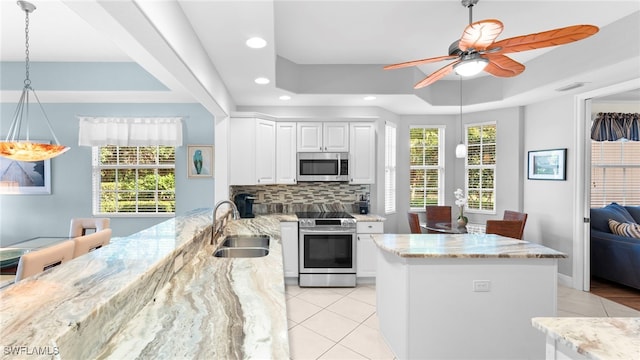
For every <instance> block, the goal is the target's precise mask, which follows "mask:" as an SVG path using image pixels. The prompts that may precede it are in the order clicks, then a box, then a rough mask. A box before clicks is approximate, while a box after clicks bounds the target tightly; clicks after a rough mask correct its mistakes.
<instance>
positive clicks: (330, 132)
mask: <svg viewBox="0 0 640 360" xmlns="http://www.w3.org/2000/svg"><path fill="white" fill-rule="evenodd" d="M297 135H298V137H297V142H298V146H297V148H298V152H320V151H326V152H348V151H349V123H343V122H299V123H298V125H297Z"/></svg>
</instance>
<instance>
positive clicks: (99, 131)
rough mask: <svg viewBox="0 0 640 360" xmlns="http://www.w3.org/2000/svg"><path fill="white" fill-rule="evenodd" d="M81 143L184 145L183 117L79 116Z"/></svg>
mask: <svg viewBox="0 0 640 360" xmlns="http://www.w3.org/2000/svg"><path fill="white" fill-rule="evenodd" d="M78 119H79V122H80V124H79V125H80V126H79V134H78V145H80V146H105V145H119V146H156V145H161V146H182V118H180V117H166V118H162V117H138V118H118V117H78Z"/></svg>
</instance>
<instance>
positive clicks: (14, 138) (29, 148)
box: [0, 1, 69, 161]
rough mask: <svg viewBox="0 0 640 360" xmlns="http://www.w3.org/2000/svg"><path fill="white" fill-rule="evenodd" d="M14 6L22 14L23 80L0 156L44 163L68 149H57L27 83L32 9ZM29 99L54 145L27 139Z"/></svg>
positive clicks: (25, 4)
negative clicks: (36, 109)
mask: <svg viewBox="0 0 640 360" xmlns="http://www.w3.org/2000/svg"><path fill="white" fill-rule="evenodd" d="M18 6H20V8H21V9H22V10H23V11H24V13H25V29H24V35H25V79H24V87H23V88H22V95H21V96H20V100H18V106H17V107H16V110H15V112H14V113H13V119H12V121H11V125H10V126H9V132H8V134H7V137H6V139H5V141H3V142H0V156H3V157H6V158H9V159H12V160H17V161H41V160H47V159H50V158H52V157H56V156H58V155H60V154H62V153H64V152H66V151H67V150H69V147H68V146H64V145H60V143H59V142H58V138H57V137H56V134H55V133H54V132H53V128H52V127H51V122H50V121H49V118H48V117H47V114H46V113H45V112H44V108H43V107H42V104H41V103H40V99H38V95H37V94H36V92H35V90H33V88H32V87H31V79H29V14H30V13H32V12H33V11H34V10H35V9H36V7H35V6H34V5H33V4H31V3H29V2H27V1H18ZM31 95H33V98H34V99H35V100H36V102H37V103H38V107H39V108H40V111H41V112H42V115H43V117H44V119H45V120H46V123H47V126H48V127H49V132H51V135H52V136H53V140H54V142H55V143H54V144H46V143H38V142H33V141H31V139H30V137H29V136H30V134H29V110H30V104H29V100H30V99H29V98H30V96H31ZM23 122H24V124H23ZM23 126H24V128H25V138H24V139H23V140H20V132H21V130H23Z"/></svg>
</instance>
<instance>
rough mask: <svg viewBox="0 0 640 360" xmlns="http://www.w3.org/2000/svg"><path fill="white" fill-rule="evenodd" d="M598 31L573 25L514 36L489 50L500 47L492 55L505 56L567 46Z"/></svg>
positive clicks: (590, 26) (593, 28) (590, 27)
mask: <svg viewBox="0 0 640 360" xmlns="http://www.w3.org/2000/svg"><path fill="white" fill-rule="evenodd" d="M599 30H600V29H598V27H597V26H593V25H573V26H567V27H563V28H559V29H554V30H549V31H543V32H540V33H535V34H529V35H522V36H516V37H512V38H509V39H504V40H500V41H498V42H495V43H493V45H491V49H493V48H496V47H501V48H502V49H501V50H498V51H496V52H494V53H493V54H507V53H513V52H519V51H526V50H533V49H540V48H545V47H549V46H556V45H562V44H568V43H571V42H574V41H578V40H582V39H584V38H587V37H589V36H591V35H593V34H595V33H597V32H598V31H599Z"/></svg>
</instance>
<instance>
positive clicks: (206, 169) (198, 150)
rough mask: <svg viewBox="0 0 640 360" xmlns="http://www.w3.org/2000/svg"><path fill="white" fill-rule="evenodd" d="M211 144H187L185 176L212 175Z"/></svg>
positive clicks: (205, 176)
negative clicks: (186, 170)
mask: <svg viewBox="0 0 640 360" xmlns="http://www.w3.org/2000/svg"><path fill="white" fill-rule="evenodd" d="M213 151H214V150H213V145H187V168H188V173H187V176H188V177H190V178H203V177H204V178H210V177H213V154H214V153H213Z"/></svg>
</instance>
